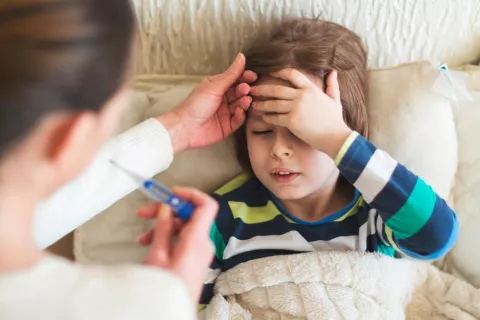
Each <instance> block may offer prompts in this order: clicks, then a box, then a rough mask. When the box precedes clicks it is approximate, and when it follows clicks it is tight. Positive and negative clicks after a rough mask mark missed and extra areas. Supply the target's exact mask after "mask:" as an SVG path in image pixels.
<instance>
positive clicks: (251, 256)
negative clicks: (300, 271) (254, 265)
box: [223, 249, 305, 271]
mask: <svg viewBox="0 0 480 320" xmlns="http://www.w3.org/2000/svg"><path fill="white" fill-rule="evenodd" d="M302 252H305V251H302ZM302 252H300V251H292V250H280V249H277V250H255V251H249V252H244V253H241V254H237V255H235V256H233V257H231V258H229V259H226V260H223V265H224V270H225V271H228V270H230V269H232V268H234V267H236V266H237V265H239V264H240V263H244V262H247V261H250V260H255V259H261V258H266V257H273V256H281V255H288V254H296V253H302Z"/></svg>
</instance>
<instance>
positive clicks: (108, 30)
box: [0, 0, 134, 157]
mask: <svg viewBox="0 0 480 320" xmlns="http://www.w3.org/2000/svg"><path fill="white" fill-rule="evenodd" d="M133 29H134V18H133V14H132V11H131V8H130V5H129V1H128V0H2V1H0V157H2V156H4V155H5V153H6V152H7V151H8V150H9V149H10V148H12V147H14V146H15V145H16V144H17V143H18V142H19V141H21V140H22V139H23V138H24V137H26V136H27V135H28V134H29V133H30V132H31V131H32V130H33V129H34V128H35V127H36V124H38V123H39V122H40V121H41V120H42V119H44V118H45V117H47V116H48V115H51V114H54V113H57V114H58V113H67V114H75V113H82V112H85V111H89V110H90V111H95V112H96V111H99V110H100V108H101V107H102V106H103V105H104V104H105V103H106V102H107V101H108V100H109V99H110V98H111V97H112V96H113V95H114V94H115V93H116V92H117V91H118V90H119V88H120V87H121V86H122V84H123V82H124V81H125V76H126V74H127V72H126V69H127V67H128V64H129V56H130V49H131V42H132V41H131V40H132V35H133Z"/></svg>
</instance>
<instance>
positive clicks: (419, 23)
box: [133, 0, 480, 74]
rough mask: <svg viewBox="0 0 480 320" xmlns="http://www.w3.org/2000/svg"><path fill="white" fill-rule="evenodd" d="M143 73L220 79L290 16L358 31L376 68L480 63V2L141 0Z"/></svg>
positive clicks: (137, 0)
mask: <svg viewBox="0 0 480 320" xmlns="http://www.w3.org/2000/svg"><path fill="white" fill-rule="evenodd" d="M133 3H134V6H135V10H136V13H137V17H138V21H139V35H140V41H139V42H138V48H137V50H138V52H139V54H138V55H137V60H136V68H137V74H144V73H161V74H165V73H170V74H213V73H217V72H220V71H222V70H223V68H225V67H226V66H227V65H228V64H229V62H230V61H231V59H233V57H234V56H235V55H236V53H237V52H238V51H240V50H241V49H242V47H243V46H244V45H245V44H246V43H247V42H248V41H249V39H250V37H251V36H252V35H254V34H257V33H258V32H264V31H265V30H267V29H268V27H269V26H272V25H274V24H275V23H277V22H278V21H280V20H281V19H282V18H285V17H301V16H305V17H318V16H320V17H322V18H323V19H326V20H330V21H333V22H337V23H340V24H342V25H344V26H346V27H348V28H350V29H352V30H353V31H355V32H357V33H358V34H359V35H360V36H361V37H362V39H363V40H364V42H365V44H366V45H367V46H368V49H369V50H368V51H369V54H368V63H369V65H370V67H372V68H380V67H381V68H384V67H392V66H397V65H399V64H402V63H407V62H416V61H420V60H426V59H428V60H430V61H432V60H434V61H436V62H437V61H438V62H445V63H448V64H449V65H450V66H454V65H455V66H458V65H463V64H466V63H473V62H476V61H478V59H479V58H480V41H479V38H480V1H478V0H462V1H452V0H436V1H432V0H415V1H407V0H389V1H378V0H361V1H352V0H335V1H325V0H323V1H322V0H302V1H298V0H275V1H245V0H243V1H241V0H202V1H198V0H182V1H178V0H177V1H174V0H134V1H133Z"/></svg>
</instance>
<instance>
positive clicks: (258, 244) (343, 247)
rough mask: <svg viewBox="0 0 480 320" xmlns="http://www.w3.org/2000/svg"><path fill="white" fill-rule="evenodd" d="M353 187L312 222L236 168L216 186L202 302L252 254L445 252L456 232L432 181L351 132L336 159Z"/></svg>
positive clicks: (453, 217) (433, 256) (417, 255)
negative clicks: (346, 198) (348, 197)
mask: <svg viewBox="0 0 480 320" xmlns="http://www.w3.org/2000/svg"><path fill="white" fill-rule="evenodd" d="M335 163H336V164H337V166H338V168H339V170H340V172H341V174H342V175H343V176H344V177H345V178H346V179H347V180H348V181H349V182H350V183H351V184H352V185H353V186H354V187H355V188H356V190H357V192H356V196H355V198H354V200H353V201H352V202H351V203H350V204H349V205H348V206H346V207H345V208H344V209H342V210H340V211H339V212H336V213H334V214H333V215H330V216H328V217H326V218H324V219H321V220H320V221H317V222H307V221H303V220H301V219H298V218H296V217H295V216H293V215H292V214H290V213H289V212H288V211H286V210H285V208H283V206H282V205H281V203H280V201H279V200H278V199H277V198H276V197H275V196H274V195H273V194H272V193H271V192H270V191H269V190H268V189H267V188H266V187H265V186H263V185H262V183H261V182H260V181H259V180H258V179H256V178H250V177H248V176H246V175H241V176H239V177H237V178H235V179H233V180H232V181H230V182H229V183H227V184H226V185H225V186H223V187H222V188H220V189H219V190H218V191H217V192H216V193H215V195H214V196H215V197H216V199H217V200H218V202H219V203H220V211H219V214H218V216H217V218H216V221H215V224H214V225H213V227H212V230H211V239H212V241H213V242H214V244H215V248H216V251H215V258H214V261H213V262H212V265H211V270H210V272H209V275H208V277H207V280H206V282H205V287H204V291H203V294H202V297H201V301H200V303H201V304H202V305H204V304H207V303H208V302H209V301H210V299H211V297H212V295H213V287H214V282H215V278H216V277H217V276H218V274H219V273H220V272H223V271H226V270H229V269H231V268H233V267H235V266H236V265H238V264H239V263H242V262H246V261H249V260H252V259H257V258H263V257H267V256H272V255H279V254H291V253H298V252H308V251H324V250H340V251H348V250H362V251H369V252H382V253H384V254H386V255H389V256H394V255H395V253H396V252H401V253H404V254H406V255H408V256H410V257H412V258H417V259H437V258H439V257H441V256H443V255H444V254H446V253H447V252H448V251H449V250H450V249H451V248H452V246H453V245H454V243H455V241H456V239H457V236H458V223H457V219H456V215H455V213H454V212H453V211H452V210H451V209H450V208H449V206H448V205H447V204H446V202H445V201H444V200H443V199H441V198H440V197H439V196H438V195H437V194H436V193H435V192H434V191H433V190H432V188H431V187H430V186H428V185H427V184H426V183H425V182H424V181H423V180H422V179H420V178H419V177H417V176H416V175H414V174H413V173H412V172H410V171H409V170H408V169H406V168H405V167H404V166H403V165H401V164H399V163H398V162H397V161H395V160H394V159H392V158H391V157H390V156H389V155H388V154H387V153H386V152H384V151H381V150H379V149H377V148H376V147H375V146H374V145H373V144H372V143H370V142H369V141H368V140H366V139H365V138H364V137H362V136H360V135H359V134H358V133H356V132H354V133H352V135H351V136H350V137H349V138H348V139H347V140H346V142H345V143H344V145H343V146H342V148H341V150H340V152H339V154H338V156H337V157H336V159H335Z"/></svg>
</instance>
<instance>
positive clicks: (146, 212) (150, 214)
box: [137, 203, 158, 219]
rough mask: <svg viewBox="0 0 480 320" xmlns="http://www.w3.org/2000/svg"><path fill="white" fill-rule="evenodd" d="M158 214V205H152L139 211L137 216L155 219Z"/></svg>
mask: <svg viewBox="0 0 480 320" xmlns="http://www.w3.org/2000/svg"><path fill="white" fill-rule="evenodd" d="M157 214H158V203H152V204H151V205H149V206H146V207H142V208H140V209H138V210H137V215H138V216H139V217H140V218H142V219H153V218H155V217H156V216H157Z"/></svg>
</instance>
